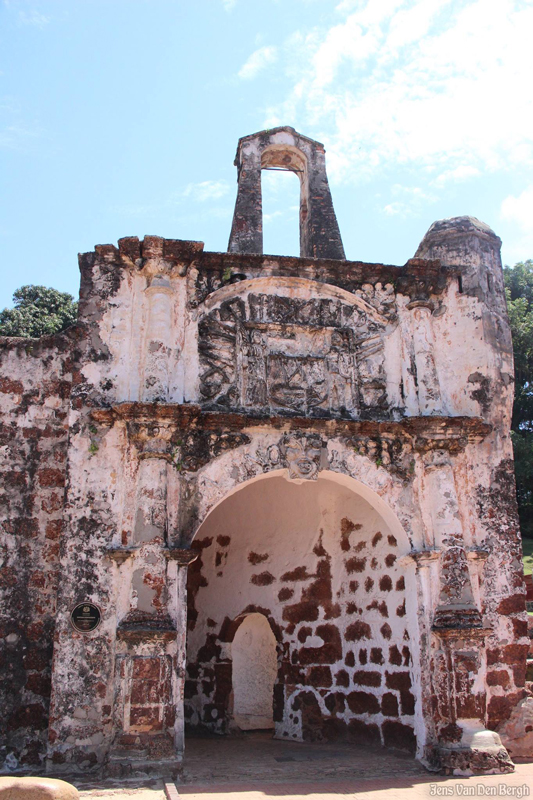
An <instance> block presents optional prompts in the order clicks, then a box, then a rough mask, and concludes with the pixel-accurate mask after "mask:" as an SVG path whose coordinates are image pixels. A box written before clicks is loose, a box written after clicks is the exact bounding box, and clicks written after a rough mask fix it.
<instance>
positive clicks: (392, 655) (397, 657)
mask: <svg viewBox="0 0 533 800" xmlns="http://www.w3.org/2000/svg"><path fill="white" fill-rule="evenodd" d="M389 663H390V664H394V665H395V666H396V667H401V665H402V654H401V653H400V651H399V650H398V648H397V646H396V645H395V644H393V645H392V647H389Z"/></svg>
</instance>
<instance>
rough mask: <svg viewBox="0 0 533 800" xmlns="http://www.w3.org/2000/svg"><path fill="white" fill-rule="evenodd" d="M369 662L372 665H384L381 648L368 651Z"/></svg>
mask: <svg viewBox="0 0 533 800" xmlns="http://www.w3.org/2000/svg"><path fill="white" fill-rule="evenodd" d="M370 662H371V663H372V664H384V663H385V661H384V658H383V652H382V650H381V647H372V649H371V650H370Z"/></svg>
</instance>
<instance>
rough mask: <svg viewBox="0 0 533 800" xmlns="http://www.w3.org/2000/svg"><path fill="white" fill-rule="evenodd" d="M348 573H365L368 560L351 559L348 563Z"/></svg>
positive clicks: (346, 563) (354, 557) (355, 557)
mask: <svg viewBox="0 0 533 800" xmlns="http://www.w3.org/2000/svg"><path fill="white" fill-rule="evenodd" d="M345 565H346V572H347V573H348V574H349V575H351V574H352V573H353V572H364V570H365V566H366V558H357V556H353V558H349V559H348V560H347V561H346V562H345Z"/></svg>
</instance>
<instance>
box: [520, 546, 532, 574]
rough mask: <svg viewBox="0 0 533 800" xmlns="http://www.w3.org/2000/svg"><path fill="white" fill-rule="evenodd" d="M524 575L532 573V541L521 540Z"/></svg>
mask: <svg viewBox="0 0 533 800" xmlns="http://www.w3.org/2000/svg"><path fill="white" fill-rule="evenodd" d="M522 549H523V553H524V557H523V561H524V575H531V574H532V573H533V539H522Z"/></svg>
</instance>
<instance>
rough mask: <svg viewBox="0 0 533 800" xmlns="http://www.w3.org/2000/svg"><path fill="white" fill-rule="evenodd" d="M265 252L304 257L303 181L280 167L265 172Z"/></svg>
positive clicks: (263, 171)
mask: <svg viewBox="0 0 533 800" xmlns="http://www.w3.org/2000/svg"><path fill="white" fill-rule="evenodd" d="M261 192H262V196H263V253H266V254H268V255H281V256H299V255H300V180H299V178H298V175H297V174H296V173H295V172H292V171H290V170H284V169H280V168H278V167H266V168H264V169H263V170H262V171H261Z"/></svg>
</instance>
